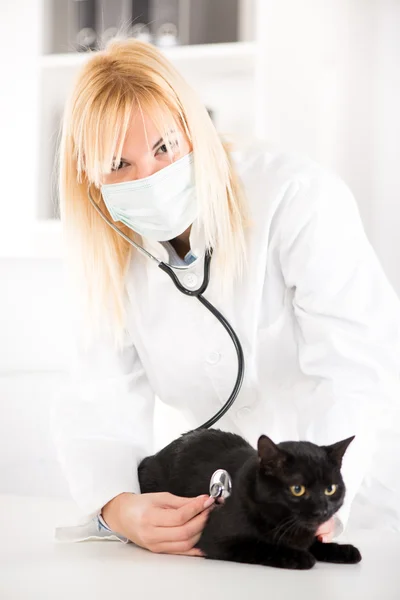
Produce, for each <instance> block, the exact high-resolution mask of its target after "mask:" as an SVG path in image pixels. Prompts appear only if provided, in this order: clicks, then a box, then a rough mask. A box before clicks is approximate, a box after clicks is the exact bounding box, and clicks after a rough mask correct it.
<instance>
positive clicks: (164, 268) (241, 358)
mask: <svg viewBox="0 0 400 600" xmlns="http://www.w3.org/2000/svg"><path fill="white" fill-rule="evenodd" d="M211 255H212V249H209V250H207V251H206V254H205V257H204V279H203V283H202V284H201V286H200V287H199V288H198V289H197V290H188V289H187V288H185V287H184V286H183V285H182V284H181V282H180V281H179V279H178V277H177V276H176V275H175V273H174V272H173V270H172V269H171V267H170V266H169V265H167V264H165V263H163V262H160V263H159V265H158V266H159V267H160V269H161V270H162V271H164V272H165V273H167V274H168V275H169V276H170V278H171V279H172V281H173V282H174V284H175V286H176V287H177V288H178V290H179V291H180V292H182V293H183V294H186V295H188V296H195V297H196V298H197V299H198V300H199V302H201V303H202V304H203V306H205V307H206V308H207V309H208V310H209V311H210V312H211V313H212V314H213V315H214V316H215V317H216V318H217V319H218V321H219V322H220V323H221V325H222V326H223V327H225V329H226V331H227V332H228V334H229V335H230V337H231V339H232V342H233V345H234V346H235V350H236V354H237V357H238V374H237V377H236V381H235V385H234V387H233V390H232V392H231V395H230V396H229V398H228V400H227V401H226V403H225V404H224V406H223V407H222V408H221V409H220V410H219V411H218V412H217V413H215V415H214V416H213V417H211V419H209V420H208V421H206V422H205V423H203V425H200V427H196V429H194V431H198V430H200V429H209V428H210V427H212V426H213V425H215V423H216V422H217V421H219V419H220V418H221V417H222V416H223V415H224V414H225V413H226V412H227V411H228V410H229V408H230V407H231V406H232V404H233V403H234V401H235V400H236V397H237V395H238V394H239V391H240V388H241V387H242V383H243V377H244V366H245V365H244V354H243V349H242V345H241V343H240V341H239V338H238V336H237V335H236V333H235V330H234V329H233V328H232V327H231V325H230V324H229V323H228V321H227V320H226V319H225V317H224V316H223V315H222V314H221V313H220V312H219V310H217V309H216V308H215V306H214V305H213V304H211V302H209V301H208V300H207V299H206V298H204V296H203V295H202V294H203V293H204V292H205V291H206V289H207V287H208V283H209V281H210V262H211Z"/></svg>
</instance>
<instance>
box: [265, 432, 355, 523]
mask: <svg viewBox="0 0 400 600" xmlns="http://www.w3.org/2000/svg"><path fill="white" fill-rule="evenodd" d="M354 437H355V436H352V437H350V438H347V439H345V440H342V441H340V442H336V443H335V444H332V445H330V446H318V445H316V444H313V443H311V442H281V443H280V444H275V443H274V442H273V441H272V440H271V439H270V438H269V437H267V436H266V435H262V436H261V437H260V438H259V440H258V448H257V449H258V459H259V470H258V478H257V499H258V501H259V502H260V501H261V502H262V503H264V502H265V503H266V504H268V505H270V507H271V505H272V506H273V511H274V513H276V515H277V517H278V516H281V517H282V516H285V515H293V517H295V518H296V519H297V521H298V523H299V524H301V525H302V526H304V527H306V528H309V529H313V528H315V527H318V526H319V525H321V524H322V523H325V522H326V521H328V520H329V519H330V518H331V517H332V516H333V515H334V514H335V513H336V512H337V511H338V510H339V508H340V507H341V505H342V504H343V500H344V495H345V491H346V490H345V485H344V482H343V478H342V475H341V473H340V468H341V466H342V458H343V456H344V453H345V452H346V450H347V447H348V446H349V444H350V443H351V442H352V441H353V439H354ZM271 508H272V507H271Z"/></svg>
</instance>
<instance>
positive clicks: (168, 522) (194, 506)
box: [148, 496, 213, 527]
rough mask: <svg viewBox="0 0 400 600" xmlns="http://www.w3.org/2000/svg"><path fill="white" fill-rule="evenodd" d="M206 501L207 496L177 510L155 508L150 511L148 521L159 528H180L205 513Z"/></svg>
mask: <svg viewBox="0 0 400 600" xmlns="http://www.w3.org/2000/svg"><path fill="white" fill-rule="evenodd" d="M206 501H207V496H200V497H199V498H194V499H193V500H192V501H191V502H188V503H187V504H184V505H183V506H181V507H180V508H177V509H174V508H161V507H157V506H155V507H152V508H151V510H150V511H149V515H148V519H149V521H150V523H151V524H152V525H155V526H157V527H180V526H182V525H184V524H185V523H187V522H188V521H190V520H191V519H193V518H194V517H195V516H196V515H198V514H199V513H201V512H203V511H204V510H205V508H206V507H205V506H204V505H205V502H206ZM212 503H213V499H212Z"/></svg>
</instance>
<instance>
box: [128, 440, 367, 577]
mask: <svg viewBox="0 0 400 600" xmlns="http://www.w3.org/2000/svg"><path fill="white" fill-rule="evenodd" d="M354 437H355V436H353V437H351V438H348V439H346V440H343V441H340V442H337V443H336V444H333V445H331V446H317V445H316V444H313V443H311V442H281V443H280V444H274V442H273V441H272V440H271V439H270V438H268V437H267V436H265V435H262V436H261V437H260V438H259V440H258V452H257V451H256V450H254V448H253V447H252V446H250V444H249V443H248V442H247V441H246V440H244V439H243V438H242V437H240V436H238V435H236V434H232V433H226V432H223V431H220V430H218V429H211V430H207V429H204V430H200V431H191V432H189V433H186V434H184V435H182V436H181V437H180V438H178V439H177V440H174V441H173V442H172V443H171V444H169V445H168V446H166V447H165V448H163V449H162V450H160V452H158V453H157V454H155V455H153V456H149V457H147V458H145V459H144V460H143V461H142V462H141V463H140V465H139V468H138V473H139V481H140V487H141V491H142V493H146V492H164V491H166V492H170V493H172V494H175V495H178V496H187V497H192V496H198V495H200V494H207V493H209V483H210V478H211V476H212V474H213V473H214V472H215V471H216V470H217V469H225V470H226V471H228V473H229V474H230V476H231V478H232V493H231V495H230V496H229V497H228V498H226V500H225V502H224V503H223V504H222V503H221V504H220V503H218V504H217V505H216V506H215V508H214V509H213V510H212V511H211V512H210V515H209V518H208V521H207V524H206V526H205V528H204V531H203V533H202V536H201V538H200V540H199V542H198V543H197V544H196V547H198V548H200V549H201V550H202V551H203V552H204V554H205V555H206V557H207V558H214V559H220V560H230V561H236V562H243V563H254V564H260V565H269V566H273V567H281V568H287V569H310V568H311V567H313V566H314V564H315V562H316V561H317V560H318V561H324V562H332V563H358V562H359V561H360V560H361V555H360V552H359V551H358V550H357V548H355V547H354V546H352V545H348V544H335V543H325V544H324V543H322V542H319V541H318V540H317V539H316V537H315V534H316V531H317V529H318V527H319V526H320V525H321V524H322V523H325V522H326V521H328V520H329V519H330V518H331V517H332V516H333V515H334V514H335V513H336V512H337V511H338V509H339V508H340V507H341V506H342V504H343V500H344V495H345V485H344V482H343V479H342V476H341V474H340V468H341V464H342V458H343V455H344V453H345V451H346V449H347V447H348V445H349V444H350V442H352V440H353V439H354Z"/></svg>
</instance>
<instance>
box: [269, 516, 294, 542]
mask: <svg viewBox="0 0 400 600" xmlns="http://www.w3.org/2000/svg"><path fill="white" fill-rule="evenodd" d="M296 522H297V519H296V517H295V516H294V515H290V517H288V518H287V519H286V520H285V521H283V523H281V525H280V527H279V530H280V531H279V530H278V531H279V537H278V539H277V540H276V544H279V542H280V540H281V539H282V538H283V537H284V536H285V535H287V533H288V531H290V529H291V528H292V527H293V525H295V524H296ZM278 531H277V532H276V533H275V535H274V539H276V536H277V535H278Z"/></svg>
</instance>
